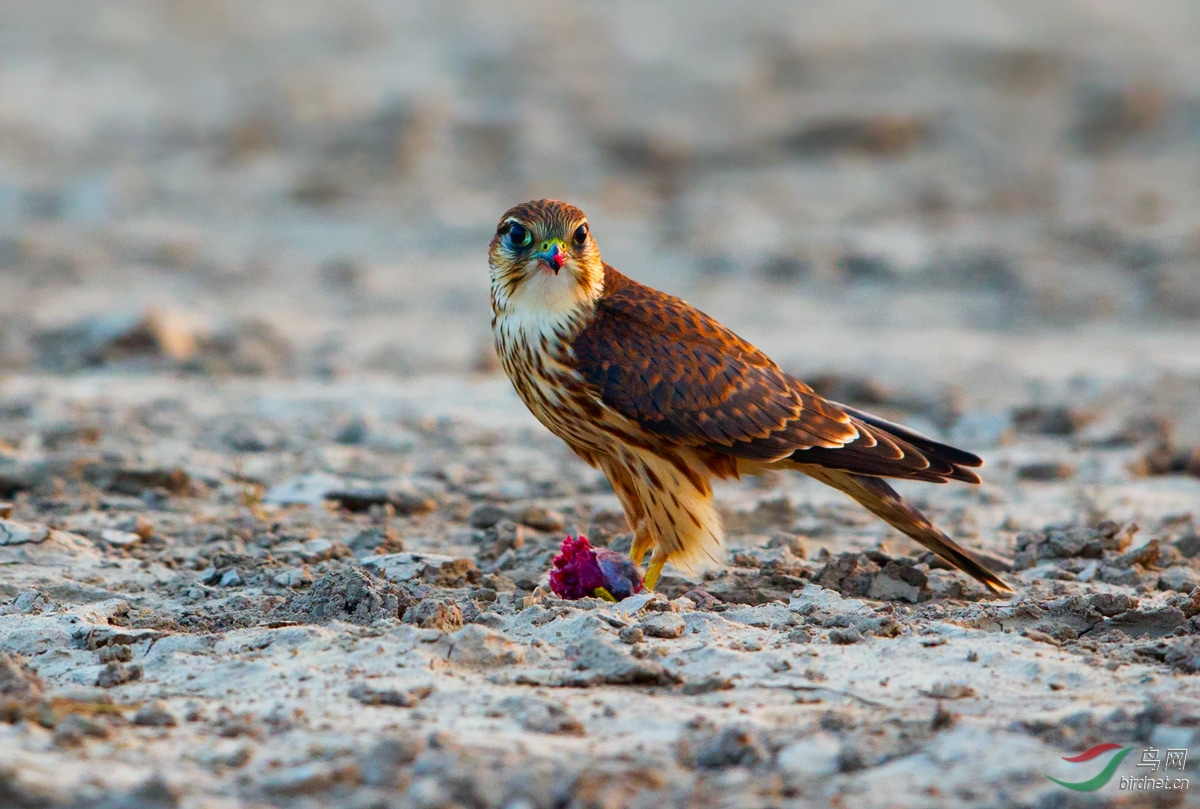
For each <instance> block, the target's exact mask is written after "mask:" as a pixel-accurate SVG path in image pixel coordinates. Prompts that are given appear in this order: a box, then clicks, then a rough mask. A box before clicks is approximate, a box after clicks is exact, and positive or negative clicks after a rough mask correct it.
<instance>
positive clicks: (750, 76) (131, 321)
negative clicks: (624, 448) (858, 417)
mask: <svg viewBox="0 0 1200 809" xmlns="http://www.w3.org/2000/svg"><path fill="white" fill-rule="evenodd" d="M9 6H10V7H9V8H7V9H6V11H5V14H6V16H7V17H8V21H9V22H10V23H11V24H10V25H7V26H5V31H4V33H0V42H2V46H0V60H2V61H0V99H3V100H4V103H3V104H0V806H17V807H37V808H38V809H42V808H46V809H85V807H87V808H88V809H90V808H91V807H106V808H107V809H116V808H117V807H137V808H138V809H151V808H152V807H154V808H156V807H187V808H188V809H191V808H192V807H195V808H196V809H201V808H204V809H218V808H220V807H237V806H280V807H321V806H346V807H362V808H363V809H365V808H366V807H388V808H389V809H390V807H423V808H427V809H434V807H460V806H461V807H508V808H509V809H524V808H525V807H533V808H534V809H542V807H605V808H606V809H607V808H608V807H625V806H630V807H659V806H689V807H691V806H699V807H705V806H711V807H743V806H747V807H776V806H809V805H812V806H822V805H837V806H854V807H884V806H904V807H912V806H929V807H952V806H953V807H957V806H966V805H980V806H998V807H1025V806H1036V807H1041V809H1053V808H1057V807H1074V806H1093V805H1102V806H1146V807H1151V806H1154V807H1157V806H1174V805H1192V804H1196V803H1197V802H1198V800H1200V798H1197V795H1200V793H1198V792H1197V791H1196V790H1197V789H1200V786H1197V787H1195V788H1193V789H1192V790H1191V791H1190V792H1189V791H1184V790H1171V789H1159V790H1154V789H1126V790H1122V789H1120V788H1119V786H1118V783H1117V781H1116V780H1114V781H1113V782H1112V783H1110V784H1109V785H1108V786H1106V787H1104V788H1103V789H1101V790H1099V791H1097V792H1094V793H1076V792H1071V791H1069V790H1066V789H1064V788H1062V787H1059V786H1057V785H1056V784H1054V783H1053V782H1051V781H1050V780H1049V779H1048V778H1047V777H1046V776H1047V775H1051V776H1054V777H1056V778H1061V779H1063V780H1084V779H1085V778H1087V777H1090V776H1091V775H1093V774H1094V772H1095V771H1096V769H1098V768H1096V767H1092V768H1088V767H1087V766H1085V765H1082V764H1074V765H1072V764H1068V763H1066V762H1063V761H1062V760H1061V757H1063V756H1068V755H1073V754H1076V753H1079V752H1081V751H1083V750H1085V749H1087V748H1089V747H1091V746H1093V745H1096V744H1100V743H1103V742H1115V743H1119V744H1121V745H1122V746H1126V747H1132V748H1133V749H1134V753H1133V754H1131V755H1130V756H1128V757H1127V758H1126V759H1125V761H1124V763H1123V764H1122V765H1121V767H1120V769H1119V770H1118V774H1120V775H1127V776H1137V775H1143V774H1145V773H1144V770H1142V769H1139V768H1138V767H1137V766H1136V763H1137V762H1138V760H1139V758H1140V755H1141V750H1142V749H1144V748H1149V747H1154V748H1156V749H1159V750H1165V749H1168V748H1173V749H1179V748H1189V747H1190V746H1191V745H1192V744H1193V742H1195V741H1196V740H1197V738H1198V736H1197V727H1200V685H1198V683H1200V680H1198V679H1197V673H1198V672H1200V618H1198V617H1197V616H1198V615H1200V589H1197V588H1198V587H1200V408H1197V406H1196V402H1197V401H1200V350H1198V348H1197V347H1198V346H1200V325H1198V323H1200V270H1198V269H1197V267H1198V266H1200V263H1198V257H1200V236H1198V235H1197V231H1196V229H1195V222H1196V216H1197V212H1198V211H1200V197H1198V196H1197V191H1196V189H1197V188H1200V184H1198V183H1197V178H1198V177H1200V162H1198V159H1197V155H1200V151H1198V150H1197V145H1198V144H1200V135H1198V134H1197V133H1198V131H1200V130H1198V129H1197V127H1196V121H1197V120H1200V113H1198V111H1200V79H1197V77H1198V76H1200V63H1198V62H1197V59H1198V54H1200V51H1197V49H1196V48H1195V47H1194V45H1195V42H1196V38H1197V36H1200V33H1197V32H1198V31H1200V13H1198V12H1197V11H1196V10H1195V8H1194V5H1193V4H1191V3H1189V2H1169V1H1168V0H1162V2H1155V3H1145V4H1128V5H1127V6H1120V5H1119V4H1081V3H1069V2H1057V3H1041V2H1039V3H1036V4H1020V3H1018V4H1010V3H1005V4H1000V3H989V2H983V0H970V1H964V2H955V3H953V4H938V3H921V4H915V3H914V4H904V5H903V7H902V6H898V5H894V4H890V3H885V2H880V3H873V2H855V3H837V4H793V3H785V2H778V3H775V2H763V3H756V4H753V6H746V5H745V4H737V5H736V6H733V5H731V6H729V7H722V6H719V5H704V6H700V5H697V4H694V3H683V2H679V3H675V4H672V3H640V2H639V3H633V2H625V3H616V4H607V5H606V6H604V7H603V8H604V10H603V11H601V10H600V9H601V6H595V7H594V8H593V7H587V8H578V9H574V10H573V11H571V13H566V12H564V10H563V9H564V8H566V7H565V6H562V5H561V4H553V5H552V4H546V3H540V2H526V3H521V4H517V5H516V6H514V7H513V8H508V9H502V7H501V6H498V5H496V4H487V3H480V2H467V1H466V0H464V1H463V2H455V3H446V4H438V5H436V6H423V5H420V4H396V3H385V2H371V1H369V0H359V1H358V2H354V3H343V4H337V5H333V4H323V3H316V2H307V0H304V1H301V0H288V2H282V1H281V2H262V3H256V4H254V11H253V13H250V12H248V11H244V10H243V11H238V10H237V8H236V7H235V6H232V5H229V6H227V5H222V4H218V3H211V2H207V1H206V2H195V3H193V2H178V3H169V4H162V3H155V2H151V1H150V0H134V2H129V3H121V4H111V3H102V2H98V1H97V2H93V1H92V0H70V1H69V2H67V0H64V1H63V2H60V3H56V4H55V5H54V9H53V10H51V9H50V8H49V7H48V6H47V5H46V4H45V3H39V2H33V1H32V0H31V1H30V2H23V3H22V2H19V3H13V4H9ZM581 32H582V33H581ZM542 195H556V196H563V197H566V198H568V199H570V200H572V201H575V202H577V203H579V204H580V205H581V206H583V207H584V208H585V210H587V211H588V212H589V214H590V215H591V220H592V227H593V231H594V233H595V234H596V237H597V239H598V241H599V244H600V245H601V248H602V250H603V251H604V255H605V257H606V258H607V259H608V260H609V261H611V262H612V263H613V264H614V265H616V266H617V267H618V268H619V269H622V270H623V271H625V272H627V273H628V274H630V275H632V276H634V277H637V278H639V279H641V280H644V281H648V282H650V283H653V284H656V285H658V286H660V287H662V288H665V289H667V290H669V291H672V292H675V293H678V294H681V295H684V296H685V297H687V298H688V299H689V300H691V301H692V302H693V303H695V304H697V305H699V306H701V307H702V308H703V309H705V310H706V311H709V312H711V313H712V314H714V315H717V316H718V317H720V318H721V319H722V320H724V321H725V322H727V323H728V324H729V325H730V326H732V327H733V328H734V329H735V330H737V331H738V332H739V333H740V334H742V335H743V336H745V337H746V338H748V339H751V340H752V341H754V342H755V343H757V344H758V345H760V346H761V347H762V348H764V349H765V350H767V351H768V352H769V353H770V354H771V355H772V356H773V357H775V358H776V359H777V360H778V361H779V362H780V363H781V364H782V365H783V366H784V367H785V368H787V369H788V370H790V371H793V372H795V373H797V374H798V375H800V376H802V377H804V378H805V379H807V380H808V381H810V382H811V383H813V384H814V385H815V386H816V387H817V388H818V389H819V390H820V391H821V392H822V393H825V394H827V395H828V396H830V397H831V398H834V399H837V400H839V401H844V402H847V403H850V404H854V405H857V406H860V407H863V408H866V409H869V410H873V411H876V412H879V413H880V414H881V415H884V416H886V417H889V418H893V419H897V420H900V421H903V422H904V423H907V424H910V425H912V426H913V427H915V428H917V429H920V430H922V431H925V432H928V433H930V434H933V435H936V436H939V437H941V438H943V439H946V440H950V441H952V442H955V443H956V444H958V445H961V446H963V447H964V448H967V449H970V450H972V451H976V452H978V453H980V454H981V455H983V456H984V458H985V460H986V462H987V465H986V467H985V469H984V470H983V471H984V477H985V482H984V484H983V485H981V486H978V487H967V486H957V485H955V486H931V485H905V486H901V487H900V488H901V489H902V490H903V492H904V493H905V494H906V495H907V496H910V497H912V498H913V499H914V500H915V501H916V502H918V503H919V504H920V505H921V506H922V508H924V509H926V510H927V511H928V513H929V514H930V515H931V516H932V517H934V519H935V521H936V522H938V523H939V524H940V525H942V526H944V527H945V528H946V529H947V530H948V531H949V532H950V533H952V534H953V535H954V536H955V537H956V538H958V539H959V540H960V541H961V542H962V543H963V544H964V545H967V546H968V547H971V548H974V549H977V550H979V551H981V552H983V553H985V554H987V555H988V556H989V558H991V559H992V560H993V563H994V564H995V565H996V566H997V567H998V568H999V569H1003V570H1004V571H1005V572H1004V573H1003V575H1004V577H1005V578H1006V579H1007V580H1008V581H1010V582H1011V583H1012V584H1013V585H1014V587H1015V589H1016V593H1015V595H1014V596H1013V597H1011V598H1006V599H996V598H992V597H989V595H988V594H987V593H985V592H984V591H983V590H982V589H981V588H980V587H979V586H978V585H976V584H975V583H974V582H973V581H972V580H970V579H969V578H966V577H964V576H962V575H961V574H959V573H957V572H955V571H950V570H945V569H943V568H941V567H940V566H939V565H938V564H937V561H936V560H935V559H933V558H930V557H929V556H928V555H927V554H922V553H921V552H920V549H919V548H916V547H915V546H914V545H912V544H911V543H909V542H908V541H907V540H905V539H904V538H903V537H900V536H899V535H897V534H895V533H894V532H892V531H890V529H888V528H887V527H886V526H884V525H883V524H882V523H880V522H878V521H876V520H874V519H873V518H871V517H870V516H869V515H867V514H866V513H865V512H863V511H862V510H861V509H859V508H858V507H857V506H855V505H854V504H853V503H851V502H849V501H847V500H845V498H843V497H842V496H841V495H840V494H839V493H837V492H834V491H832V490H829V489H825V488H823V487H821V486H819V485H817V484H815V483H812V482H809V481H805V480H802V479H800V477H799V476H786V475H779V476H771V477H768V478H763V479H758V480H745V481H740V482H737V483H730V484H725V485H722V486H721V487H720V488H719V490H718V493H717V499H718V503H719V505H720V508H721V510H722V513H723V516H724V519H725V524H726V527H727V529H728V534H729V557H728V564H727V565H726V566H725V567H723V568H721V569H719V570H715V571H712V572H710V573H709V574H707V575H705V576H703V577H700V578H695V579H688V578H685V577H682V576H680V575H679V574H678V573H677V572H673V571H671V570H669V569H668V571H667V575H665V576H664V577H663V579H662V581H661V587H660V590H661V592H660V593H656V594H645V595H639V596H635V597H633V598H630V599H627V600H626V601H623V602H621V603H618V604H609V603H605V602H601V601H576V602H567V601H562V600H560V599H557V598H555V597H554V596H552V595H550V594H549V593H548V592H547V590H546V573H547V570H548V569H549V567H550V560H551V559H552V557H553V556H554V554H555V552H556V550H557V548H558V546H559V544H560V543H561V541H562V539H563V538H564V536H566V535H567V534H568V533H570V534H579V533H583V534H586V535H587V536H588V537H589V538H590V539H591V540H592V541H593V543H595V544H599V545H607V546H609V547H613V548H616V549H617V550H626V549H627V548H628V543H629V535H628V532H627V526H626V525H625V524H624V522H623V519H622V517H621V515H620V511H619V508H618V504H617V501H616V498H615V497H614V496H613V494H612V492H611V490H610V489H609V487H608V486H607V484H606V483H605V481H604V480H603V478H602V477H601V476H599V475H598V474H597V473H596V472H594V471H593V470H590V469H588V468H586V467H585V466H583V464H582V463H580V462H579V460H578V459H577V458H576V457H575V456H573V455H572V454H570V453H569V452H568V451H567V450H566V449H565V447H563V446H562V445H561V443H560V442H558V441H557V440H556V439H554V438H553V437H552V436H550V435H549V434H547V433H546V432H545V431H544V430H542V428H540V426H538V425H537V424H536V422H534V420H533V419H532V417H531V416H530V415H529V414H528V413H527V412H525V411H524V409H523V407H522V406H521V404H520V403H519V401H517V399H516V397H515V396H514V395H513V394H512V392H511V390H510V388H509V386H508V383H507V381H506V380H505V379H504V378H503V376H502V375H501V374H500V373H499V372H498V369H497V366H496V363H495V360H494V357H493V355H492V352H491V348H490V342H489V333H488V310H487V299H486V298H487V283H486V269H485V266H484V259H483V255H484V250H485V245H486V243H487V240H488V238H489V236H490V233H491V230H492V228H493V227H494V223H495V220H496V219H497V218H498V216H499V215H500V213H501V212H502V211H503V210H504V209H506V208H507V207H508V206H509V205H511V204H513V203H515V202H519V201H521V200H523V199H527V198H530V197H534V196H542ZM1192 753H1193V754H1192V755H1191V756H1190V757H1189V764H1188V768H1187V772H1185V773H1183V774H1182V776H1183V777H1188V778H1191V780H1193V781H1195V780H1197V779H1196V778H1195V777H1193V776H1194V775H1195V772H1196V771H1195V766H1194V761H1193V759H1198V758H1200V752H1197V751H1192ZM1084 769H1087V770H1088V771H1087V772H1086V773H1082V771H1083V770H1084ZM1081 773H1082V774H1081Z"/></svg>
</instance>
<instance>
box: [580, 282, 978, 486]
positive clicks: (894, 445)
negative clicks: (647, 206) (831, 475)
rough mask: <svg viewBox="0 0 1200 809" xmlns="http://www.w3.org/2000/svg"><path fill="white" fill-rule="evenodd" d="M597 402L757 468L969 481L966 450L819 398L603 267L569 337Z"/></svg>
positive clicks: (726, 335) (758, 355)
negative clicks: (586, 319)
mask: <svg viewBox="0 0 1200 809" xmlns="http://www.w3.org/2000/svg"><path fill="white" fill-rule="evenodd" d="M574 349H575V359H576V362H577V369H578V370H579V372H580V373H581V374H582V375H583V377H584V378H585V379H586V380H587V381H588V382H589V383H590V384H591V385H593V386H594V387H595V388H596V389H597V390H598V391H599V396H600V399H601V401H602V402H604V404H605V405H607V406H608V407H610V408H612V409H613V410H615V411H617V412H618V413H620V414H621V415H623V416H625V417H626V418H629V419H631V420H633V421H636V422H637V423H638V424H639V425H640V426H641V427H642V429H644V430H646V431H647V432H649V433H651V434H652V435H656V436H658V437H660V438H664V439H667V440H670V441H672V442H675V443H678V444H683V445H686V446H693V447H701V448H704V449H708V450H712V451H715V452H723V453H727V454H730V455H733V456H735V457H738V458H745V459H748V460H758V461H778V460H784V459H787V460H789V461H792V462H794V463H797V464H809V465H814V466H824V467H830V468H834V469H844V470H847V471H851V472H857V473H858V474H862V475H871V476H880V477H897V478H909V479H913V480H927V481H932V482H944V481H946V480H950V479H954V480H963V481H968V482H972V483H977V482H978V481H979V477H978V476H977V475H975V473H974V472H971V471H970V470H969V469H967V468H966V467H976V466H980V465H982V463H983V462H982V461H981V460H980V459H979V458H978V457H976V456H974V455H972V454H971V453H969V452H963V451H962V450H959V449H955V448H954V447H950V446H948V445H946V444H941V443H938V442H936V441H934V440H932V439H930V438H926V437H925V436H923V435H920V434H919V433H916V432H913V431H912V430H909V429H907V428H905V427H901V426H900V425H898V424H892V423H891V422H888V421H885V420H883V419H881V418H879V417H877V416H873V415H871V414H869V413H864V412H861V411H858V410H854V409H852V408H849V407H846V406H844V405H840V404H837V403H836V402H831V401H829V400H827V399H823V398H821V397H820V396H818V395H817V394H816V393H814V392H813V390H812V389H811V388H810V387H808V386H807V385H805V384H804V383H803V382H801V381H799V380H797V379H795V378H793V377H791V376H789V375H788V374H786V373H784V372H783V371H781V370H780V369H779V367H778V366H777V365H775V363H774V362H772V361H771V359H770V358H769V357H767V356H766V355H765V354H763V353H762V352H761V351H759V350H758V349H757V348H755V347H754V346H752V345H750V344H749V343H747V342H746V341H745V340H742V339H741V338H740V337H738V336H737V335H736V334H734V333H733V332H731V331H729V330H728V329H726V328H725V327H724V326H722V325H721V324H720V323H718V322H717V321H715V320H713V319H712V318H711V317H709V316H708V315H706V314H704V313H703V312H700V311H699V310H697V309H695V308H693V307H692V306H690V305H689V304H687V303H686V302H684V301H682V300H680V299H679V298H676V297H673V296H671V295H667V294H665V293H663V292H659V291H658V290H655V289H652V288H650V287H647V286H645V285H643V284H639V283H637V282H636V281H632V280H630V279H629V278H626V277H625V276H623V275H621V274H620V273H619V272H617V271H616V270H614V269H612V268H611V267H609V266H607V265H606V266H605V293H604V295H603V297H602V298H601V299H600V302H599V303H598V305H597V307H596V313H595V317H594V318H593V320H592V321H591V322H590V323H589V324H588V326H587V327H586V328H584V329H583V331H581V332H580V333H579V334H578V335H577V336H576V338H575V345H574Z"/></svg>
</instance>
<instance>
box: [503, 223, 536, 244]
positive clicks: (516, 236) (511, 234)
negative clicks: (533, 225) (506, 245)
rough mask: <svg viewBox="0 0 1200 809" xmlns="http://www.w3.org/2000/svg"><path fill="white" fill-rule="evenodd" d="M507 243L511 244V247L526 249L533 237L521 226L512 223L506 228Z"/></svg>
mask: <svg viewBox="0 0 1200 809" xmlns="http://www.w3.org/2000/svg"><path fill="white" fill-rule="evenodd" d="M508 241H509V242H511V243H512V246H513V247H528V246H529V243H530V242H532V241H533V236H531V235H530V234H529V230H528V229H527V228H525V227H524V226H523V225H518V224H517V223H516V222H513V223H512V225H511V226H510V227H509V228H508Z"/></svg>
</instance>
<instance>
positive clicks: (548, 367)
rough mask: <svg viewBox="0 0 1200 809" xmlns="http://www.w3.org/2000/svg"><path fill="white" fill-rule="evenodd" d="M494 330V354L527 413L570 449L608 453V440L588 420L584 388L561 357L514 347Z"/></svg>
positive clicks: (524, 345) (578, 377)
mask: <svg viewBox="0 0 1200 809" xmlns="http://www.w3.org/2000/svg"><path fill="white" fill-rule="evenodd" d="M507 337H508V335H506V334H504V333H502V332H500V331H497V334H496V351H497V353H498V354H499V355H500V361H501V364H502V365H503V366H504V372H505V373H506V374H507V375H508V378H509V380H510V381H511V382H512V385H513V387H514V388H515V389H516V391H517V395H518V396H520V397H521V401H522V402H524V403H525V406H526V407H528V408H529V412H531V413H533V415H534V417H535V418H537V420H538V421H540V422H541V423H542V424H543V425H544V426H545V427H546V429H548V430H549V431H550V432H552V433H554V434H555V435H557V436H558V437H559V438H561V439H562V440H564V441H566V442H567V443H568V444H570V445H571V446H572V447H573V448H575V449H576V450H577V451H578V450H584V451H587V452H590V453H601V454H607V453H608V452H609V451H610V449H611V439H610V438H609V437H608V435H607V434H606V433H605V432H604V431H603V430H602V429H600V425H598V424H597V423H596V421H595V419H593V418H590V417H589V414H588V409H587V401H588V397H590V394H589V393H588V391H587V386H586V384H585V383H584V381H583V378H582V377H580V376H579V375H578V374H577V373H575V371H574V370H573V369H571V368H570V367H569V366H567V365H566V364H565V363H564V362H563V361H562V359H561V358H559V357H557V356H555V355H554V354H552V353H550V352H546V351H538V350H535V349H533V348H531V347H530V346H529V345H527V344H519V345H513V344H512V343H511V342H510V341H509V340H508V339H506V338H507Z"/></svg>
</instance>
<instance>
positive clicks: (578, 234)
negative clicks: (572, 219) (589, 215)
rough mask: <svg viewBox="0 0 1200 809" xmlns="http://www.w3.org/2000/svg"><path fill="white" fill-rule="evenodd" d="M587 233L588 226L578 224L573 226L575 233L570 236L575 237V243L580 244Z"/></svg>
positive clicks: (585, 238) (584, 239)
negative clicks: (575, 226)
mask: <svg viewBox="0 0 1200 809" xmlns="http://www.w3.org/2000/svg"><path fill="white" fill-rule="evenodd" d="M587 235H588V226H587V225H580V226H579V227H577V228H575V235H574V236H573V237H572V238H574V239H575V244H578V245H582V244H583V243H584V242H586V241H587Z"/></svg>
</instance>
